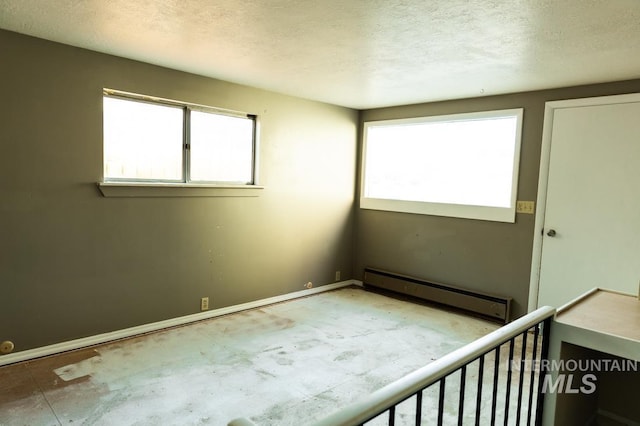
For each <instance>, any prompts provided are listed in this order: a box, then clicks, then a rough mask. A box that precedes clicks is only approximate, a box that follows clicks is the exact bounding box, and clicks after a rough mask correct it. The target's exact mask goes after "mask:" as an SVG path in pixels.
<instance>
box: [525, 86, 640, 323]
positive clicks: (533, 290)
mask: <svg viewBox="0 0 640 426" xmlns="http://www.w3.org/2000/svg"><path fill="white" fill-rule="evenodd" d="M635 102H640V93H631V94H626V95H611V96H598V97H591V98H579V99H567V100H561V101H549V102H545V107H544V123H543V127H542V147H541V151H540V170H539V174H538V197H537V200H536V204H537V207H536V213H535V224H534V226H533V251H532V255H531V276H530V280H529V303H528V309H527V311H528V312H532V311H534V310H536V309H537V308H538V294H539V291H540V267H541V266H542V244H543V241H544V234H543V232H544V220H545V214H546V208H547V187H548V184H549V163H550V160H551V137H552V136H553V135H552V133H553V118H554V114H555V111H556V110H559V109H565V108H578V107H586V106H598V105H614V104H624V103H635Z"/></svg>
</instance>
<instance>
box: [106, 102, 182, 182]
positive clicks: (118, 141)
mask: <svg viewBox="0 0 640 426" xmlns="http://www.w3.org/2000/svg"><path fill="white" fill-rule="evenodd" d="M103 105H104V177H105V179H132V180H163V181H180V180H181V179H182V132H183V131H182V115H183V114H182V109H181V108H177V107H171V106H166V105H156V104H150V103H145V102H136V101H130V100H123V99H118V98H109V97H105V98H104V104H103Z"/></svg>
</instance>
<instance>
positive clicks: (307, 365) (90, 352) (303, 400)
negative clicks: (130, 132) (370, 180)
mask: <svg viewBox="0 0 640 426" xmlns="http://www.w3.org/2000/svg"><path fill="white" fill-rule="evenodd" d="M498 326H499V325H498V324H495V323H493V322H489V321H484V320H481V319H477V318H473V317H469V316H466V315H462V314H458V313H452V312H448V311H444V310H441V309H437V308H434V307H430V306H425V305H422V304H416V303H411V302H407V301H402V300H398V299H395V298H391V297H387V296H383V295H380V294H376V293H371V292H368V291H365V290H362V289H359V288H345V289H342V290H337V291H332V292H327V293H321V294H318V295H315V296H311V297H306V298H302V299H297V300H293V301H290V302H286V303H280V304H276V305H271V306H268V307H264V308H261V309H254V310H249V311H245V312H240V313H237V314H232V315H227V316H224V317H219V318H215V319H211V320H207V321H202V322H198V323H194V324H191V325H188V326H184V327H179V328H174V329H170V330H165V331H161V332H157V333H152V334H149V335H145V336H140V337H136V338H131V339H126V340H122V341H118V342H113V343H109V344H105V345H101V346H98V347H94V348H90V349H84V350H78V351H73V352H70V353H65V354H60V355H56V356H51V357H47V358H43V359H39V360H34V361H29V362H24V363H19V364H14V365H10V366H6V367H0V424H1V425H69V424H86V425H199V424H202V425H205V424H206V425H221V426H224V425H226V424H227V422H228V421H229V420H231V419H233V418H236V417H241V416H242V417H247V418H250V419H251V420H253V421H254V422H255V423H256V424H258V425H261V426H262V425H305V424H308V423H310V422H313V421H314V420H318V419H320V418H322V417H324V416H326V415H327V414H329V413H331V412H333V411H335V410H337V409H338V408H340V407H342V406H345V405H348V404H349V403H351V402H354V401H356V400H358V399H359V398H361V397H362V396H363V395H365V394H367V393H369V392H372V391H374V390H376V389H378V388H380V387H382V386H384V385H386V384H388V383H390V382H392V381H394V380H396V379H398V378H400V377H402V376H403V375H405V374H407V373H409V372H411V371H413V370H415V369H417V368H419V367H421V366H423V365H425V364H428V363H429V362H431V361H432V360H434V359H436V358H438V357H440V356H442V355H444V354H446V353H449V352H451V351H452V350H454V349H457V348H459V347H461V346H463V345H465V344H466V343H469V342H471V341H472V340H475V339H476V338H478V337H480V336H483V335H485V334H487V333H489V332H490V331H493V330H495V329H497V328H498ZM487 365H489V361H487ZM472 375H473V374H470V377H472ZM469 380H471V379H469ZM485 380H486V379H485ZM468 397H469V398H470V399H473V398H475V396H474V395H473V393H472V392H471V393H470V394H469V396H468ZM465 399H466V397H465ZM474 401H475V399H474ZM483 405H484V402H483ZM409 411H411V409H409Z"/></svg>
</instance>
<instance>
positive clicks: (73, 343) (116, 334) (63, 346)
mask: <svg viewBox="0 0 640 426" xmlns="http://www.w3.org/2000/svg"><path fill="white" fill-rule="evenodd" d="M350 285H358V286H362V282H361V281H358V280H346V281H340V282H337V283H333V284H327V285H323V286H320V287H315V288H311V289H306V290H301V291H295V292H293V293H287V294H283V295H280V296H274V297H269V298H266V299H261V300H256V301H253V302H247V303H241V304H239V305H233V306H228V307H225V308H219V309H214V310H211V311H204V312H198V313H197V314H191V315H185V316H183V317H177V318H171V319H168V320H164V321H158V322H153V323H150V324H143V325H139V326H135V327H130V328H125V329H122V330H116V331H111V332H108V333H102V334H96V335H94V336H89V337H83V338H81V339H75V340H69V341H67V342H60V343H55V344H53V345H48V346H42V347H39V348H34V349H28V350H26V351H20V352H15V353H12V354H8V355H2V356H0V366H3V365H7V364H13V363H16V362H21V361H28V360H30V359H35V358H40V357H43V356H48V355H54V354H57V353H60V352H66V351H70V350H74V349H81V348H85V347H88V346H93V345H98V344H101V343H107V342H110V341H113V340H118V339H124V338H127V337H133V336H137V335H140V334H145V333H149V332H152V331H158V330H162V329H165V328H170V327H175V326H179V325H184V324H188V323H191V322H195V321H202V320H205V319H210V318H215V317H219V316H221V315H227V314H232V313H235V312H240V311H245V310H247V309H254V308H260V307H262V306H267V305H272V304H274V303H279V302H286V301H287V300H292V299H297V298H300V297H305V296H310V295H312V294H317V293H323V292H325V291H331V290H336V289H339V288H343V287H348V286H350Z"/></svg>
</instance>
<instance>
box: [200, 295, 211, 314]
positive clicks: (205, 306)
mask: <svg viewBox="0 0 640 426" xmlns="http://www.w3.org/2000/svg"><path fill="white" fill-rule="evenodd" d="M200 310H201V311H208V310H209V298H208V297H203V298H202V299H200Z"/></svg>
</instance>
